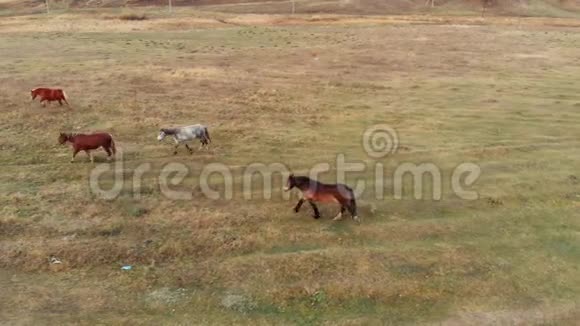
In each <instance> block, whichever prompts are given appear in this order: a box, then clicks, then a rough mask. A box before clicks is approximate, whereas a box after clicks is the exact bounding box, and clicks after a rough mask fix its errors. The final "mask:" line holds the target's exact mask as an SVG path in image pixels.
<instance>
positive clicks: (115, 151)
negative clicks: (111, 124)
mask: <svg viewBox="0 0 580 326" xmlns="http://www.w3.org/2000/svg"><path fill="white" fill-rule="evenodd" d="M109 136H111V135H109ZM111 151H112V152H113V155H115V154H117V148H116V147H115V141H114V140H113V136H111Z"/></svg>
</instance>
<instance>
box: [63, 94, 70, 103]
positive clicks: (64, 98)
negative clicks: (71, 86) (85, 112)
mask: <svg viewBox="0 0 580 326" xmlns="http://www.w3.org/2000/svg"><path fill="white" fill-rule="evenodd" d="M62 99H63V100H64V102H65V103H66V104H67V105H69V106H70V104H68V101H67V100H68V95H66V92H65V91H62Z"/></svg>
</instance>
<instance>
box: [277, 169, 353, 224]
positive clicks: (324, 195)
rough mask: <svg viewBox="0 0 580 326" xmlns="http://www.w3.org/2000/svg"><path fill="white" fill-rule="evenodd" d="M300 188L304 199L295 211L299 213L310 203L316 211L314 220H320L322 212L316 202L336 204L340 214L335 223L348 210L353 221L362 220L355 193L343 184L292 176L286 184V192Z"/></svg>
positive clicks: (299, 202) (335, 218)
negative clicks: (357, 212)
mask: <svg viewBox="0 0 580 326" xmlns="http://www.w3.org/2000/svg"><path fill="white" fill-rule="evenodd" d="M294 187H296V188H298V189H300V191H301V192H302V198H300V200H298V203H297V204H296V206H295V207H294V211H295V212H296V213H298V211H300V207H302V204H304V202H305V201H308V203H309V204H310V206H312V210H314V216H313V217H314V218H320V212H319V211H318V207H317V206H316V204H315V202H327V203H328V202H334V203H338V204H339V205H340V212H339V213H338V215H336V216H335V217H334V219H333V220H334V221H339V220H341V219H342V214H343V213H344V211H345V210H348V212H349V213H350V215H351V216H352V219H353V220H355V221H356V222H358V223H360V219H359V217H358V216H357V214H356V200H355V197H354V192H353V191H352V189H351V188H349V187H348V186H347V185H343V184H340V183H339V184H325V183H321V182H318V181H316V180H312V179H310V178H309V177H305V176H294V174H291V175H290V176H289V177H288V181H287V182H286V187H284V190H286V191H289V190H290V189H292V188H294Z"/></svg>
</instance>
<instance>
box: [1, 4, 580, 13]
mask: <svg viewBox="0 0 580 326" xmlns="http://www.w3.org/2000/svg"><path fill="white" fill-rule="evenodd" d="M51 2H52V5H53V6H54V7H56V8H60V9H63V8H65V9H67V8H99V7H109V8H112V7H143V6H166V5H167V0H51ZM482 2H485V3H486V11H487V12H489V13H493V14H495V15H507V16H511V15H515V16H546V17H574V16H576V15H577V14H578V13H580V0H434V7H433V8H431V6H430V5H426V1H425V0H388V1H380V0H329V1H304V0H302V1H300V0H298V1H296V3H295V11H296V13H303V14H314V13H339V14H365V15H389V14H411V13H435V14H465V15H473V14H480V13H481V10H482ZM173 4H174V5H175V6H196V7H199V9H200V10H210V11H221V12H232V13H264V14H285V13H289V12H290V10H291V1H288V0H268V1H259V0H258V1H247V0H173ZM43 6H44V0H25V1H21V0H18V1H16V0H0V10H14V11H23V10H41V9H42V8H43Z"/></svg>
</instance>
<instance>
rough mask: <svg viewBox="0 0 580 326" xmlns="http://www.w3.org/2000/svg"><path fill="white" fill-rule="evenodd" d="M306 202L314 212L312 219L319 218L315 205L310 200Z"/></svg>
mask: <svg viewBox="0 0 580 326" xmlns="http://www.w3.org/2000/svg"><path fill="white" fill-rule="evenodd" d="M308 202H309V203H310V206H312V210H313V211H314V215H313V216H312V217H314V218H320V212H319V211H318V207H316V204H315V203H314V202H313V201H312V200H309V201H308Z"/></svg>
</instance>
